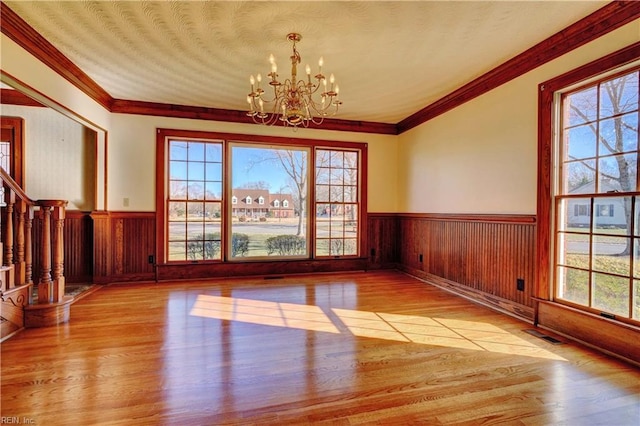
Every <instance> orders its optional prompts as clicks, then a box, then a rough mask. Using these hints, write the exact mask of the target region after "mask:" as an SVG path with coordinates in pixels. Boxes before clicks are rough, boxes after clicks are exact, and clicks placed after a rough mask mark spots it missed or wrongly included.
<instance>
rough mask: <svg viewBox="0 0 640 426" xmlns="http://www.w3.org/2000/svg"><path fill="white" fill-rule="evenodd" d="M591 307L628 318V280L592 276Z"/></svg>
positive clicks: (600, 275)
mask: <svg viewBox="0 0 640 426" xmlns="http://www.w3.org/2000/svg"><path fill="white" fill-rule="evenodd" d="M592 279H593V289H594V292H593V307H594V308H596V309H599V310H601V311H604V312H609V313H612V314H616V315H623V316H626V317H628V316H629V279H628V278H621V277H614V276H612V275H606V274H598V273H594V274H593V277H592Z"/></svg>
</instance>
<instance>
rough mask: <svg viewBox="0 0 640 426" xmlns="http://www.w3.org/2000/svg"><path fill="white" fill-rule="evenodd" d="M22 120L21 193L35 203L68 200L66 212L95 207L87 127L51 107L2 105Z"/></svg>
mask: <svg viewBox="0 0 640 426" xmlns="http://www.w3.org/2000/svg"><path fill="white" fill-rule="evenodd" d="M0 111H1V113H2V115H4V116H11V117H20V118H22V119H23V120H24V152H23V155H24V160H25V161H24V190H25V192H26V193H27V195H28V196H29V197H30V198H31V199H34V200H38V199H55V200H68V201H69V204H68V206H67V208H68V209H69V210H83V211H91V210H93V209H94V208H95V191H96V186H95V155H96V153H95V143H94V141H93V140H87V134H86V128H85V127H84V126H83V125H81V124H80V123H78V122H76V121H73V120H71V119H70V118H68V117H65V116H64V115H62V114H60V113H58V112H57V111H54V110H52V109H51V108H40V107H25V106H16V105H2V108H1V110H0Z"/></svg>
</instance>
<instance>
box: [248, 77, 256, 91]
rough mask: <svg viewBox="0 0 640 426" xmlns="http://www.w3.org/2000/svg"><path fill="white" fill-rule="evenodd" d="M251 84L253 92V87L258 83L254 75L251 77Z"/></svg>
mask: <svg viewBox="0 0 640 426" xmlns="http://www.w3.org/2000/svg"><path fill="white" fill-rule="evenodd" d="M249 83H251V90H253V85H254V84H255V83H256V79H255V78H254V77H253V74H252V75H251V77H249Z"/></svg>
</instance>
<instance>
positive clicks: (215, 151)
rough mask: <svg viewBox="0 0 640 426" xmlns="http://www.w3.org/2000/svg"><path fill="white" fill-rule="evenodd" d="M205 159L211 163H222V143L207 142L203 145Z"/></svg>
mask: <svg viewBox="0 0 640 426" xmlns="http://www.w3.org/2000/svg"><path fill="white" fill-rule="evenodd" d="M205 153H206V155H205V160H206V161H207V162H212V163H220V165H222V144H220V143H208V144H206V146H205Z"/></svg>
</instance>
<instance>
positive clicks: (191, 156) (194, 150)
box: [187, 142, 206, 162]
mask: <svg viewBox="0 0 640 426" xmlns="http://www.w3.org/2000/svg"><path fill="white" fill-rule="evenodd" d="M205 145H206V144H205V143H204V142H189V146H188V153H187V159H188V160H189V162H192V161H204V147H205Z"/></svg>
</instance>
